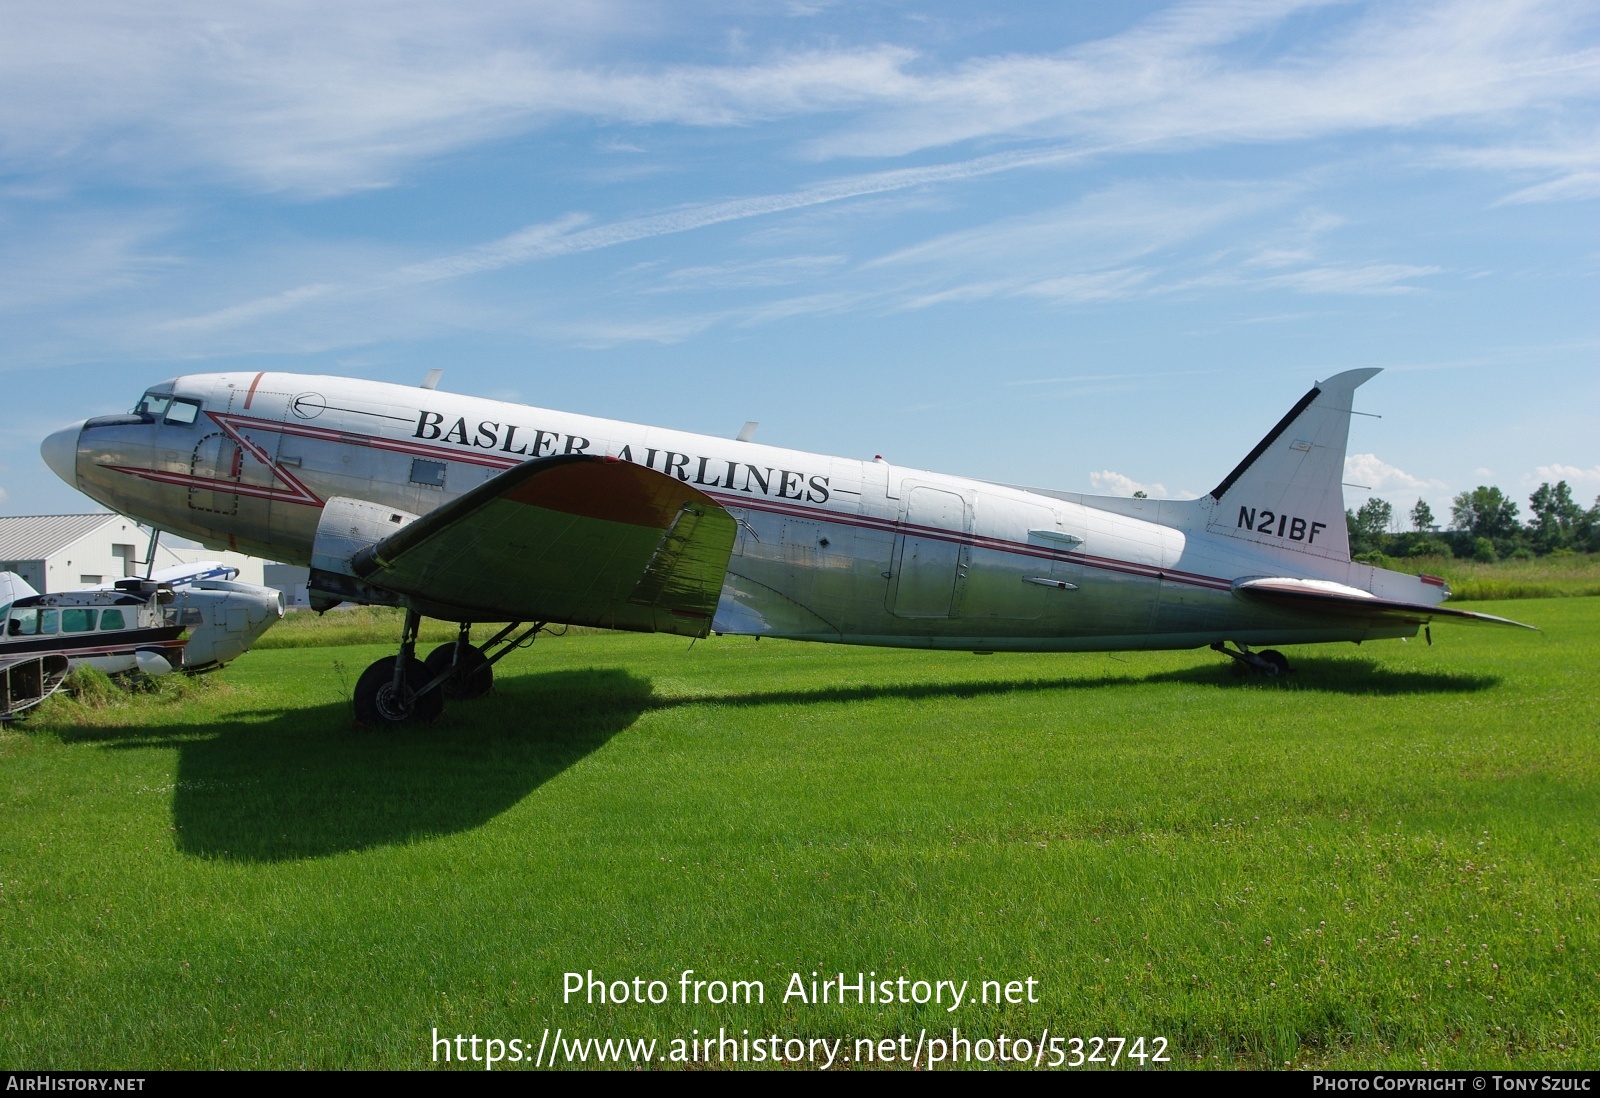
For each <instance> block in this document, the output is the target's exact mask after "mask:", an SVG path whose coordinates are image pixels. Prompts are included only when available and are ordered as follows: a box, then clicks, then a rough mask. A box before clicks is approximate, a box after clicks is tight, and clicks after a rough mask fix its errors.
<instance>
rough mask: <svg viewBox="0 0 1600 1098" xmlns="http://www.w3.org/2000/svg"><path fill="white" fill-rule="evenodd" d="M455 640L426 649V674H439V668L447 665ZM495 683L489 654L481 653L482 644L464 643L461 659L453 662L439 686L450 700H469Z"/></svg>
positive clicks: (486, 690) (485, 692)
mask: <svg viewBox="0 0 1600 1098" xmlns="http://www.w3.org/2000/svg"><path fill="white" fill-rule="evenodd" d="M455 651H456V646H455V642H454V641H451V642H450V643H449V644H441V645H440V646H439V647H437V648H435V649H434V650H433V651H432V652H429V653H428V659H427V661H426V666H427V668H428V678H429V679H433V678H436V677H438V675H439V674H440V672H442V671H444V670H445V668H447V667H449V666H450V661H451V659H453V658H454V657H455ZM492 686H494V664H492V663H490V662H489V657H488V656H485V655H484V654H483V650H482V649H481V648H477V647H474V646H473V645H470V644H468V645H465V646H463V647H462V649H461V661H460V662H459V663H458V664H456V669H455V671H454V673H453V674H451V676H450V677H449V678H448V679H445V680H444V682H442V683H440V684H439V689H441V690H443V691H444V696H445V697H447V698H449V699H450V700H451V701H468V700H470V699H472V698H481V697H483V696H484V695H485V694H487V693H488V692H489V689H490V688H491V687H492Z"/></svg>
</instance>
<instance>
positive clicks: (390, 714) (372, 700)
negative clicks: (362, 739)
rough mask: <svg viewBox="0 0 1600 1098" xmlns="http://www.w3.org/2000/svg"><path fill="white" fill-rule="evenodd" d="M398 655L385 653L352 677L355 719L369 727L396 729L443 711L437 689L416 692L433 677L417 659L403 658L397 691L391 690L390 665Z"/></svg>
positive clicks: (392, 679)
mask: <svg viewBox="0 0 1600 1098" xmlns="http://www.w3.org/2000/svg"><path fill="white" fill-rule="evenodd" d="M399 658H400V657H399V656H385V657H383V659H381V660H379V661H378V662H376V663H374V664H373V665H372V666H371V667H368V668H367V669H366V670H365V671H363V672H361V677H360V678H359V679H357V680H356V696H355V709H356V720H358V721H360V722H361V723H362V724H364V725H367V726H369V727H372V728H397V727H399V726H400V725H402V724H404V723H406V722H407V721H410V720H417V721H423V722H428V721H432V720H433V719H434V718H436V717H438V715H439V714H440V713H442V712H444V695H443V694H442V693H440V692H439V691H438V690H430V691H428V692H427V693H426V694H424V693H420V691H421V689H422V688H423V687H424V686H427V685H428V681H429V680H430V679H431V678H433V676H432V675H431V674H430V673H429V672H428V669H427V667H426V666H425V665H424V664H423V662H422V661H421V660H419V659H415V658H412V659H410V660H407V661H406V665H405V675H404V679H403V684H402V687H401V689H400V690H398V691H397V690H395V686H394V668H395V661H396V660H398V659H399Z"/></svg>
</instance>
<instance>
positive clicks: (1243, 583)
mask: <svg viewBox="0 0 1600 1098" xmlns="http://www.w3.org/2000/svg"><path fill="white" fill-rule="evenodd" d="M1233 593H1234V594H1235V595H1238V596H1239V597H1240V598H1246V599H1250V600H1251V601H1254V602H1262V603H1267V604H1269V605H1273V606H1278V607H1282V608H1283V609H1286V610H1299V611H1303V612H1307V613H1314V614H1321V615H1324V616H1327V617H1335V618H1340V619H1342V620H1356V621H1366V622H1369V623H1370V624H1372V625H1397V624H1399V625H1427V624H1428V623H1429V622H1432V621H1460V622H1476V623H1479V624H1484V625H1514V626H1516V627H1517V628H1518V629H1533V630H1534V631H1535V632H1537V627H1536V626H1532V625H1524V624H1522V622H1520V621H1512V620H1511V619H1510V618H1497V617H1495V616H1494V615H1493V614H1479V613H1476V612H1475V611H1471V610H1457V609H1455V608H1454V607H1445V606H1428V605H1425V604H1423V603H1411V602H1399V601H1396V600H1394V599H1384V598H1379V597H1378V596H1376V595H1374V594H1372V593H1371V592H1370V591H1363V590H1361V589H1360V588H1358V587H1348V586H1346V585H1345V584H1342V583H1332V582H1329V581H1327V580H1304V579H1279V578H1266V579H1247V580H1240V581H1238V582H1237V583H1235V584H1234V585H1233Z"/></svg>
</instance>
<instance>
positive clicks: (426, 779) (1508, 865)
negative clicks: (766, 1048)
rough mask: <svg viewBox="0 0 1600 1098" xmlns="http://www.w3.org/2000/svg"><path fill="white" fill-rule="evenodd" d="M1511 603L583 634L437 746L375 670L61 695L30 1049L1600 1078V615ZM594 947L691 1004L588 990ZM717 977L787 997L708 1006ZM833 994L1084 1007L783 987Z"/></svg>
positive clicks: (33, 794)
mask: <svg viewBox="0 0 1600 1098" xmlns="http://www.w3.org/2000/svg"><path fill="white" fill-rule="evenodd" d="M1475 608H1481V609H1483V610H1486V611H1489V612H1491V613H1500V614H1505V615H1508V616H1511V617H1514V618H1517V619H1519V620H1523V621H1529V622H1532V623H1535V624H1537V625H1540V626H1541V627H1542V628H1543V629H1544V634H1543V635H1542V636H1541V635H1535V634H1524V633H1519V632H1514V631H1512V630H1496V629H1490V628H1472V627H1463V628H1454V629H1452V628H1447V627H1440V628H1438V629H1436V630H1435V631H1434V632H1435V638H1436V641H1437V644H1436V645H1435V647H1432V648H1429V647H1426V646H1424V645H1423V644H1422V643H1421V642H1420V641H1413V642H1411V643H1410V644H1401V643H1398V642H1385V643H1382V644H1374V645H1371V646H1366V647H1362V648H1356V647H1352V646H1329V647H1324V648H1307V649H1299V650H1296V649H1290V650H1288V654H1289V656H1290V658H1291V660H1292V661H1293V662H1294V664H1295V667H1296V670H1295V672H1294V673H1293V674H1292V675H1290V676H1288V677H1287V678H1286V679H1284V680H1279V681H1267V680H1256V679H1243V680H1241V679H1238V678H1235V677H1234V675H1232V674H1231V673H1230V670H1229V668H1228V667H1227V666H1225V665H1224V661H1223V660H1221V659H1220V658H1219V657H1217V656H1216V655H1214V654H1213V653H1209V652H1183V653H1122V654H1116V655H1063V656H1008V655H997V656H988V657H979V656H972V655H966V654H930V653H926V652H921V653H919V652H906V651H875V650H861V649H849V648H843V647H831V646H807V645H799V644H783V643H774V642H770V641H763V642H761V643H759V644H757V643H755V642H752V641H749V640H745V639H734V638H724V639H715V638H713V639H709V640H705V641H701V642H699V643H698V644H696V645H695V646H694V647H693V649H692V650H690V649H689V646H688V644H687V642H685V641H682V640H679V639H669V638H662V637H635V636H621V635H604V634H600V635H595V634H590V635H574V636H569V637H566V638H560V639H557V638H543V639H541V640H540V641H539V642H538V643H537V644H536V645H534V647H533V648H532V649H531V650H529V651H525V652H519V653H516V654H515V655H514V656H513V657H511V658H510V659H508V660H507V661H506V662H505V663H504V664H502V665H501V674H500V677H499V679H498V682H497V693H496V694H495V695H494V696H491V697H489V698H485V699H482V700H481V701H478V702H474V703H467V704H460V705H456V706H454V707H453V708H452V709H451V710H450V711H448V712H447V713H446V715H445V717H444V718H443V719H442V720H441V721H440V722H439V723H438V724H436V725H434V726H433V727H431V728H416V729H412V730H407V731H404V732H402V733H399V734H381V733H375V732H368V731H362V730H358V729H356V728H353V727H352V726H351V722H350V718H349V706H348V702H347V695H348V690H349V688H350V686H351V685H353V683H354V681H355V677H356V676H357V675H359V674H360V672H361V670H362V668H364V667H365V666H366V664H367V663H368V662H369V661H371V660H372V659H375V658H377V657H378V656H380V655H383V654H385V653H386V652H387V651H389V650H390V649H386V648H384V647H374V646H368V647H343V648H337V647H332V648H330V647H323V648H284V649H276V650H267V651H257V652H255V653H252V654H251V655H249V656H248V657H246V658H244V659H243V660H241V661H240V662H239V663H237V664H236V665H234V666H233V667H231V668H229V669H228V670H227V671H225V672H222V673H220V674H219V675H217V676H214V677H212V678H211V679H209V680H204V681H202V682H201V683H199V684H195V685H190V686H188V687H185V688H168V689H166V690H159V691H155V692H151V693H148V694H143V695H138V696H136V697H133V698H132V699H129V700H127V701H123V702H118V703H113V704H110V705H102V706H99V707H94V706H90V705H80V704H78V703H73V702H67V701H64V700H52V702H51V703H49V704H48V706H47V707H46V708H44V710H43V711H42V712H40V713H39V714H38V715H37V716H36V717H35V718H34V719H32V720H30V721H29V722H27V723H25V724H23V725H20V726H16V727H13V728H11V729H9V730H7V731H5V732H0V798H3V805H4V807H3V812H4V819H5V825H4V827H3V828H0V974H3V975H0V1063H4V1064H5V1065H6V1066H7V1067H27V1068H44V1067H57V1068H66V1067H97V1068H132V1067H138V1068H157V1067H296V1066H301V1065H304V1066H310V1067H399V1068H408V1067H431V1066H433V1053H432V1052H431V1047H432V1046H431V1037H432V1034H433V1030H434V1028H435V1027H437V1029H438V1030H439V1031H440V1033H442V1034H445V1035H449V1036H453V1035H455V1034H457V1033H461V1034H478V1035H480V1036H485V1037H487V1036H495V1037H499V1038H502V1039H511V1038H516V1039H519V1040H522V1041H530V1040H531V1041H532V1043H533V1044H534V1045H537V1044H538V1042H539V1039H540V1036H541V1034H542V1032H543V1031H544V1030H545V1028H546V1027H547V1026H548V1027H549V1028H550V1029H551V1030H552V1031H553V1030H554V1029H555V1028H557V1027H561V1028H562V1030H563V1033H564V1034H565V1035H566V1037H568V1038H569V1039H570V1038H572V1037H622V1036H639V1037H655V1038H658V1039H659V1040H660V1041H661V1042H662V1044H661V1050H662V1051H663V1052H665V1051H666V1049H667V1048H668V1047H669V1046H668V1045H667V1042H668V1041H670V1040H671V1039H672V1038H674V1037H678V1036H684V1037H688V1036H690V1035H691V1034H692V1032H693V1031H695V1030H698V1031H699V1034H700V1035H701V1036H704V1035H705V1034H706V1033H708V1032H710V1033H712V1034H715V1033H716V1031H717V1030H718V1028H719V1027H726V1028H727V1029H728V1030H730V1031H732V1032H734V1033H736V1034H737V1033H739V1031H743V1030H748V1031H749V1033H750V1035H751V1036H752V1037H754V1036H760V1035H765V1034H770V1033H777V1034H779V1035H781V1036H783V1037H785V1038H788V1037H830V1038H831V1037H839V1036H843V1037H848V1038H850V1039H852V1040H853V1039H854V1038H858V1037H875V1038H879V1037H892V1036H897V1035H899V1034H901V1033H910V1034H911V1035H912V1038H913V1040H915V1036H916V1034H917V1033H918V1032H919V1031H921V1030H923V1029H924V1028H926V1029H927V1030H928V1031H929V1033H930V1035H931V1034H934V1033H944V1034H948V1032H949V1029H950V1027H951V1026H952V1025H955V1026H959V1027H960V1029H961V1031H962V1032H963V1034H965V1035H967V1036H970V1037H976V1036H981V1035H989V1036H995V1035H1000V1034H1007V1035H1011V1036H1022V1037H1031V1038H1032V1039H1034V1040H1037V1038H1038V1035H1039V1034H1040V1032H1041V1031H1043V1030H1045V1029H1048V1030H1049V1031H1050V1032H1051V1033H1052V1034H1056V1035H1060V1036H1066V1037H1073V1036H1081V1037H1093V1036H1126V1037H1130V1038H1131V1037H1135V1036H1140V1035H1143V1036H1145V1037H1146V1038H1150V1037H1156V1036H1160V1037H1165V1038H1166V1039H1167V1040H1168V1041H1169V1042H1170V1048H1169V1051H1170V1054H1171V1055H1172V1057H1173V1066H1185V1065H1188V1066H1194V1065H1206V1066H1219V1065H1220V1066H1283V1065H1286V1064H1292V1065H1293V1066H1295V1067H1311V1066H1337V1067H1379V1066H1382V1067H1391V1068H1415V1067H1422V1066H1427V1067H1463V1066H1471V1067H1517V1068H1533V1067H1544V1066H1564V1067H1592V1066H1593V1065H1594V1064H1595V1063H1596V1062H1597V1056H1600V935H1597V933H1596V930H1597V929H1600V850H1597V840H1600V823H1597V819H1600V702H1597V696H1600V599H1590V598H1562V599H1550V600H1543V601H1519V602H1517V603H1514V604H1504V605H1497V604H1490V603H1485V604H1482V605H1481V606H1480V607H1475ZM591 969H592V970H594V971H595V973H596V974H597V975H600V976H603V977H604V978H606V979H608V980H613V979H631V978H633V977H635V976H639V977H643V978H645V979H646V980H649V979H660V980H662V981H664V982H666V984H667V985H668V986H669V987H670V990H671V998H670V999H669V1001H668V1002H667V1003H665V1004H662V1005H658V1006H656V1005H644V1006H639V1005H634V1004H631V1003H630V1004H625V1005H613V1004H608V1005H604V1006H601V1005H594V1006H590V1005H586V1004H584V1003H582V1002H573V1003H563V1001H562V976H563V973H564V972H567V971H572V970H575V971H580V972H581V971H585V970H591ZM683 969H694V970H695V971H696V973H697V978H700V979H707V980H710V979H718V978H720V979H723V980H734V979H740V980H761V981H763V982H764V986H765V991H766V1003H765V1004H764V1005H745V1004H740V1005H737V1006H733V1005H722V1006H718V1005H708V1004H704V1003H702V1004H700V1005H693V1004H690V1005H682V1004H680V1003H678V1002H677V998H678V989H679V984H678V974H679V973H680V972H681V971H682V970H683ZM813 971H816V972H819V973H822V974H824V975H830V974H836V973H838V972H840V971H843V972H845V973H849V974H852V979H853V974H854V973H856V972H858V971H860V972H876V973H877V974H878V978H879V979H882V978H885V977H888V978H894V977H898V976H901V975H904V976H907V977H909V978H911V979H926V980H930V981H932V980H938V979H955V980H956V981H958V982H959V981H961V980H968V981H971V988H972V989H973V990H972V991H971V994H972V995H976V994H977V988H978V982H979V981H981V980H1002V981H1009V980H1026V979H1029V978H1031V979H1034V980H1036V981H1037V985H1036V986H1037V988H1038V998H1039V1000H1040V1001H1039V1002H1037V1003H1033V1004H1029V1003H1021V1004H1016V1005H998V1006H997V1005H982V1004H977V1005H973V1004H971V1003H968V1004H967V1005H964V1006H963V1007H962V1008H961V1009H960V1010H958V1011H956V1012H953V1013H952V1012H947V1011H945V1010H944V1009H942V1008H941V1007H938V1006H932V1005H929V1006H917V1005H905V1006H901V1005H882V1004H877V1005H874V1004H867V1005H855V1004H853V1003H852V1004H848V1005H844V1006H839V1005H836V1004H831V1003H830V1004H827V1005H811V1004H802V1003H797V1002H789V1003H784V1002H782V1001H780V1000H781V998H782V994H783V991H784V989H785V987H786V985H787V983H788V979H789V975H790V974H791V973H794V972H799V973H802V974H804V975H805V976H806V977H807V978H809V974H810V973H811V972H813ZM1149 1047H1150V1046H1147V1049H1148V1048H1149ZM845 1051H846V1053H847V1054H848V1053H849V1052H850V1051H852V1048H851V1045H850V1044H849V1043H848V1042H847V1044H846V1046H845ZM529 1055H530V1056H531V1055H532V1052H531V1047H530V1052H529ZM441 1066H442V1065H441ZM847 1066H856V1065H854V1064H851V1065H847Z"/></svg>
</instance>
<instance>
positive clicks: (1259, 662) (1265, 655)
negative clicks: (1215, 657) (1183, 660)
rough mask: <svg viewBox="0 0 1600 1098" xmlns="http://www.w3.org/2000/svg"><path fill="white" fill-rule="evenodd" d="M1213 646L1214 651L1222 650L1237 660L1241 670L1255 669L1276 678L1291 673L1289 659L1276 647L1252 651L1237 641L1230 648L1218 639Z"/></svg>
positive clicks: (1258, 672) (1261, 673) (1237, 665)
mask: <svg viewBox="0 0 1600 1098" xmlns="http://www.w3.org/2000/svg"><path fill="white" fill-rule="evenodd" d="M1211 648H1212V650H1213V651H1216V652H1221V653H1222V654H1223V655H1224V656H1227V657H1228V658H1229V659H1233V660H1237V661H1238V663H1237V664H1236V665H1235V666H1236V667H1237V668H1238V669H1239V670H1241V671H1243V670H1250V671H1254V672H1256V673H1257V674H1259V675H1265V676H1267V678H1269V679H1275V678H1277V677H1278V676H1279V675H1287V674H1288V673H1289V661H1288V659H1286V658H1285V657H1284V654H1283V653H1282V652H1279V651H1278V650H1277V649H1276V648H1267V649H1263V650H1262V651H1260V652H1252V651H1250V649H1249V648H1247V647H1245V646H1244V645H1242V644H1239V643H1238V642H1237V641H1236V642H1234V647H1233V648H1229V647H1228V646H1227V645H1225V644H1224V643H1223V642H1222V641H1217V642H1216V643H1215V644H1213V645H1212V646H1211Z"/></svg>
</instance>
